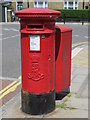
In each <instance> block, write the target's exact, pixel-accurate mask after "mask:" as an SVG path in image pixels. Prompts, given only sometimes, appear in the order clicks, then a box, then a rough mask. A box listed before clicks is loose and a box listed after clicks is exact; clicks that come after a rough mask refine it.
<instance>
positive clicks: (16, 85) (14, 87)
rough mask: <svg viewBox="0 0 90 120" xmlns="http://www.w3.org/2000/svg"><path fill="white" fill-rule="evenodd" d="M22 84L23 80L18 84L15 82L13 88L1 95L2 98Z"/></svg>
mask: <svg viewBox="0 0 90 120" xmlns="http://www.w3.org/2000/svg"><path fill="white" fill-rule="evenodd" d="M20 84H21V82H18V83H17V84H15V85H14V86H12V87H11V88H9V89H8V90H7V91H6V92H4V93H3V94H2V95H1V96H0V99H2V98H3V97H4V96H6V95H7V94H9V93H10V92H13V91H14V90H15V89H16V88H17V87H18V86H19V85H20Z"/></svg>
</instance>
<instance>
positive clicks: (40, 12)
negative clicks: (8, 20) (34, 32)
mask: <svg viewBox="0 0 90 120" xmlns="http://www.w3.org/2000/svg"><path fill="white" fill-rule="evenodd" d="M15 14H16V16H18V17H29V18H30V17H34V18H35V17H51V16H54V17H56V16H57V15H60V14H61V13H60V12H59V11H55V10H50V9H48V8H28V9H24V10H20V11H18V12H16V13H15Z"/></svg>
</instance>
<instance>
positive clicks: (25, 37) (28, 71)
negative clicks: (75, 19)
mask: <svg viewBox="0 0 90 120" xmlns="http://www.w3.org/2000/svg"><path fill="white" fill-rule="evenodd" d="M58 15H60V12H57V11H54V10H49V9H39V8H30V9H26V10H22V11H19V12H16V16H18V17H20V18H21V20H20V24H21V63H22V89H23V90H25V91H27V92H30V93H34V94H40V93H46V92H50V91H53V90H54V89H55V20H56V18H57V16H58ZM29 25H33V28H32V27H31V28H28V27H27V26H29ZM39 25H43V27H41V28H40V26H39ZM36 26H38V27H36ZM27 28H28V29H27ZM32 34H33V35H36V34H37V35H40V51H30V35H32ZM42 35H44V36H45V38H42Z"/></svg>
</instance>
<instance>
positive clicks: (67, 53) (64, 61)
mask: <svg viewBox="0 0 90 120" xmlns="http://www.w3.org/2000/svg"><path fill="white" fill-rule="evenodd" d="M71 49H72V29H71V28H69V27H66V26H60V25H56V35H55V56H56V57H55V61H56V62H55V65H56V66H55V90H56V93H61V92H63V91H65V90H66V89H67V88H68V87H69V86H70V83H71ZM56 95H59V94H56ZM60 95H61V94H60ZM56 98H57V96H56Z"/></svg>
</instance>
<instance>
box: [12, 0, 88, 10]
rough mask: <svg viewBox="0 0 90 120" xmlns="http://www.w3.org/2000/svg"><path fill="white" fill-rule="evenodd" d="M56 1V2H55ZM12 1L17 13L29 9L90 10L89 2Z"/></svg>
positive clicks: (83, 0) (58, 0)
mask: <svg viewBox="0 0 90 120" xmlns="http://www.w3.org/2000/svg"><path fill="white" fill-rule="evenodd" d="M55 1H56V2H55ZM55 1H54V2H52V0H12V6H13V9H14V10H15V11H17V10H21V9H25V8H28V7H30V8H31V7H34V8H38V7H39V8H50V9H83V7H84V9H89V0H55Z"/></svg>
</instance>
